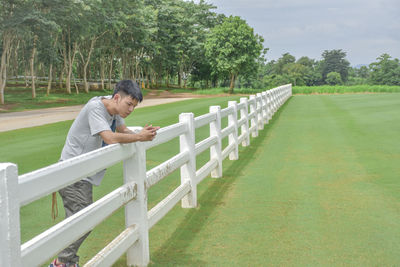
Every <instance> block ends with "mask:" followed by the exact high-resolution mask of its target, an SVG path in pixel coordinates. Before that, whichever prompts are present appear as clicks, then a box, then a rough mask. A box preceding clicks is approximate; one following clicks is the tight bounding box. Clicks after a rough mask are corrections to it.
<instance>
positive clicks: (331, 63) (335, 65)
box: [321, 49, 350, 82]
mask: <svg viewBox="0 0 400 267" xmlns="http://www.w3.org/2000/svg"><path fill="white" fill-rule="evenodd" d="M322 57H323V60H322V61H321V74H322V78H323V80H324V81H325V82H326V78H327V75H328V73H330V72H338V73H340V76H341V78H342V81H343V82H346V81H347V77H348V74H349V66H350V63H349V62H348V61H347V60H346V52H344V51H342V50H341V49H338V50H330V51H329V50H325V51H324V52H323V53H322Z"/></svg>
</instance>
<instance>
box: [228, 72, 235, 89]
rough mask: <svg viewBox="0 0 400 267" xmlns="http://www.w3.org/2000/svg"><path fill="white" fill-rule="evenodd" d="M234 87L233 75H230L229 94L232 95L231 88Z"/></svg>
mask: <svg viewBox="0 0 400 267" xmlns="http://www.w3.org/2000/svg"><path fill="white" fill-rule="evenodd" d="M234 87H235V74H233V73H232V74H231V85H230V86H229V93H230V94H232V93H233V88H234Z"/></svg>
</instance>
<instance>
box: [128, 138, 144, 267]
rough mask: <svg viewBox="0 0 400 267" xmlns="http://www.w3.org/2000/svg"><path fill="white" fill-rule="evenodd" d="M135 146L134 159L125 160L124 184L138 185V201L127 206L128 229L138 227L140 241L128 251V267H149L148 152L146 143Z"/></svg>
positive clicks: (137, 143) (134, 144)
mask: <svg viewBox="0 0 400 267" xmlns="http://www.w3.org/2000/svg"><path fill="white" fill-rule="evenodd" d="M130 145H132V146H135V148H136V152H135V153H134V154H133V156H132V157H130V158H128V159H126V160H124V182H125V183H129V182H135V183H136V185H137V197H136V200H134V201H131V202H129V203H127V204H126V205H125V224H126V227H130V226H132V225H134V224H135V225H137V226H138V228H139V240H138V241H137V242H135V244H134V245H133V246H132V247H130V248H129V249H128V251H127V265H128V266H147V265H148V264H149V262H150V252H149V226H148V219H147V188H146V187H145V179H146V150H145V148H144V143H141V142H136V143H132V144H130Z"/></svg>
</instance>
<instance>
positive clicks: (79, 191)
mask: <svg viewBox="0 0 400 267" xmlns="http://www.w3.org/2000/svg"><path fill="white" fill-rule="evenodd" d="M142 99H143V96H142V92H141V91H140V88H139V86H138V85H137V84H136V83H134V82H132V81H131V80H123V81H120V82H119V83H117V85H116V86H115V90H114V94H113V95H112V96H103V97H94V98H92V99H91V100H89V102H88V103H87V104H86V105H85V106H84V107H83V109H82V110H81V112H80V113H79V115H78V117H77V118H76V119H75V121H74V122H73V124H72V126H71V128H70V130H69V132H68V135H67V139H66V141H65V145H64V148H63V150H62V153H61V158H60V160H66V159H70V158H73V157H76V156H78V155H81V154H84V153H87V152H90V151H93V150H95V149H98V148H101V147H102V146H104V145H107V144H114V143H131V142H137V141H151V140H153V139H154V137H155V136H156V131H157V130H158V129H159V128H160V127H153V126H151V125H150V126H147V125H146V126H145V127H144V128H143V129H142V130H141V131H140V132H139V133H133V132H132V131H130V130H129V129H128V128H127V127H126V125H125V123H124V118H126V117H128V116H129V114H131V113H132V111H133V110H134V109H135V107H136V106H137V105H138V103H139V102H141V101H142ZM114 130H116V131H115V132H114ZM104 174H105V170H103V171H100V172H98V173H97V174H95V175H93V176H91V177H87V178H85V179H83V180H81V181H78V182H76V183H74V184H72V185H69V186H67V187H65V188H63V189H61V190H60V191H59V193H60V195H61V197H62V199H63V204H64V208H65V216H66V217H69V216H71V215H73V214H75V213H76V212H78V211H80V210H82V209H83V208H85V207H87V206H89V205H90V204H91V203H93V200H92V188H93V185H96V186H97V185H100V182H101V180H102V179H103V176H104ZM88 235H89V233H87V234H85V235H84V236H83V237H81V238H80V239H78V240H77V241H75V242H74V243H72V244H71V245H70V246H68V247H67V248H65V249H64V250H63V251H61V252H60V253H59V254H58V258H57V259H55V260H54V261H53V262H52V263H51V264H50V266H49V267H68V266H75V267H76V266H78V262H79V256H77V254H76V253H77V251H78V249H79V247H80V245H81V244H82V242H83V241H84V240H85V238H86V237H87V236H88Z"/></svg>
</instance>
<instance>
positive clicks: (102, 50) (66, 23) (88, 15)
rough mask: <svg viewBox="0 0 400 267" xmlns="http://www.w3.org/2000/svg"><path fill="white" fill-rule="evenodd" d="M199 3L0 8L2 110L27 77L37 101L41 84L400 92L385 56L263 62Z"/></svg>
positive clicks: (18, 3) (237, 29) (239, 32)
mask: <svg viewBox="0 0 400 267" xmlns="http://www.w3.org/2000/svg"><path fill="white" fill-rule="evenodd" d="M214 9H215V6H213V5H211V4H209V3H207V2H206V1H204V0H200V1H198V2H196V3H195V2H194V1H184V0H134V1H132V0H1V1H0V60H1V61H0V102H1V103H2V104H4V89H5V87H6V84H7V80H9V79H10V78H12V77H20V76H23V77H25V83H26V86H28V83H29V86H30V87H31V89H32V97H33V98H35V97H36V79H37V77H46V80H47V94H50V93H51V92H52V90H54V89H55V86H57V87H58V88H62V90H65V92H67V93H69V94H70V93H72V91H73V90H74V89H73V87H74V85H75V90H76V92H77V93H78V92H79V90H80V88H79V87H78V86H77V85H76V80H79V81H82V84H83V90H84V91H85V92H89V90H91V86H90V83H89V81H96V82H99V84H100V88H101V89H106V88H108V89H111V88H112V84H111V83H112V81H113V80H118V79H132V80H136V81H137V82H138V83H139V84H140V85H141V86H142V87H146V88H157V87H159V86H161V85H165V86H167V87H169V86H170V85H171V84H176V85H177V86H179V87H186V86H187V85H188V84H189V85H190V86H191V87H201V88H208V87H210V86H213V87H216V86H224V87H225V86H229V87H230V92H233V89H234V88H235V87H252V88H260V89H261V88H267V87H272V86H275V85H280V84H283V83H292V84H294V85H320V84H338V83H374V84H394V85H398V84H399V83H400V82H399V77H400V75H399V72H400V63H399V60H398V59H392V58H391V57H390V56H389V55H387V54H383V55H382V56H380V57H379V58H378V59H377V62H374V63H371V64H370V65H369V66H368V67H367V66H363V67H361V68H359V69H354V68H351V67H349V66H350V64H349V62H348V61H347V60H346V53H345V52H344V51H342V50H340V49H339V50H331V51H324V52H323V53H322V58H323V59H322V60H321V61H317V60H314V59H310V58H308V57H301V58H299V59H297V60H296V59H295V57H294V56H292V55H290V54H289V53H286V54H283V55H282V57H281V58H279V59H278V60H273V61H269V62H267V61H266V58H265V56H266V53H267V51H268V49H267V48H264V46H263V42H264V40H263V38H262V37H261V36H259V35H257V34H255V33H254V30H253V29H252V28H251V27H250V26H249V25H248V24H247V23H246V21H245V20H243V19H241V18H240V17H234V16H230V17H226V16H225V15H224V14H217V13H215V12H214V11H213V10H214Z"/></svg>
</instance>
